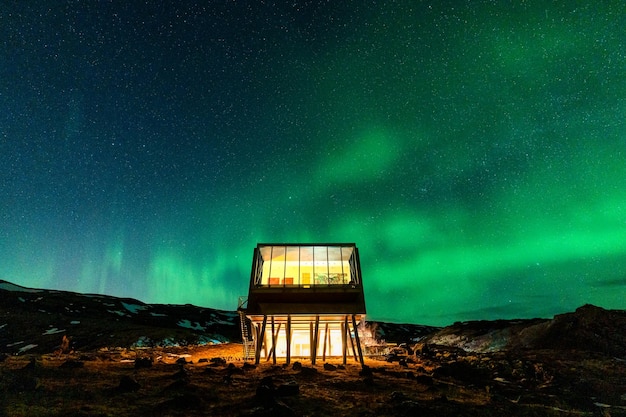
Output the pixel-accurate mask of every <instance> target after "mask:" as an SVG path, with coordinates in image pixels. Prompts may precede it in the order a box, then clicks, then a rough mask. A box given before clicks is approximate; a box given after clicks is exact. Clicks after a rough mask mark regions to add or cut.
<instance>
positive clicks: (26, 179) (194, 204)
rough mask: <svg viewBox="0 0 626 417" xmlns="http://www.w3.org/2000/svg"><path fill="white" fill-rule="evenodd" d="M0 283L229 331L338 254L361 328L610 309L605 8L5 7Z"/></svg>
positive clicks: (612, 96)
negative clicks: (260, 264) (282, 245)
mask: <svg viewBox="0 0 626 417" xmlns="http://www.w3.org/2000/svg"><path fill="white" fill-rule="evenodd" d="M5 3H8V4H4V5H3V6H2V8H1V9H0V39H1V41H0V164H1V165H0V166H1V167H2V170H1V171H0V279H5V280H8V281H11V282H14V283H16V284H19V285H24V286H31V287H44V288H53V289H61V290H70V291H79V292H92V293H106V294H109V295H115V296H121V297H133V298H137V299H140V300H142V301H144V302H150V303H175V304H184V303H191V304H196V305H199V306H206V307H213V308H220V309H227V310H233V309H235V308H236V303H237V296H239V295H245V294H246V293H247V286H248V281H249V277H250V267H251V261H252V253H253V249H254V247H255V246H256V244H257V243H258V242H265V243H269V242H294V243H296V242H303V243H306V242H355V243H356V244H357V246H358V247H359V251H360V257H361V264H362V270H363V282H364V287H365V292H366V302H367V308H368V318H370V319H373V320H387V321H395V322H412V323H419V324H430V325H445V324H450V323H452V322H454V321H458V320H473V319H495V318H516V317H538V316H540V317H549V316H552V315H554V314H558V313H561V312H565V311H571V310H573V309H575V308H577V307H579V306H580V305H582V304H585V303H591V304H595V305H598V306H602V307H605V308H617V309H623V308H626V303H625V302H624V300H625V294H626V125H625V124H624V121H625V120H626V32H625V31H624V27H625V24H626V9H624V4H623V2H621V1H608V2H591V1H585V2H545V1H520V2H508V1H502V2H499V1H449V2H439V1H410V0H407V1H388V2H379V1H371V0H365V1H361V0H359V1H356V0H354V1H351V0H349V1H337V2H334V1H330V2H322V1H320V2H298V1H295V2H290V3H282V2H245V1H241V2H239V1H232V2H231V1H228V2H227V1H220V2H200V1H194V2H169V1H167V2H152V1H150V2H143V1H141V2H140V1H119V2H118V1H91V2H82V1H59V2H53V3H54V4H55V5H54V6H52V5H51V4H52V3H50V2H49V1H24V2H22V1H10V2H5Z"/></svg>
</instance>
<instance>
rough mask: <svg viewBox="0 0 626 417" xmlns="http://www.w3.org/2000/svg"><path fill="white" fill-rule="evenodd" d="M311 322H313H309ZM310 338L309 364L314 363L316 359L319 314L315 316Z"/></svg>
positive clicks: (318, 337) (318, 338)
mask: <svg viewBox="0 0 626 417" xmlns="http://www.w3.org/2000/svg"><path fill="white" fill-rule="evenodd" d="M311 324H313V323H311ZM312 336H313V337H312V340H311V364H312V365H315V361H316V359H317V345H318V343H319V340H320V316H315V327H314V329H313V334H312Z"/></svg>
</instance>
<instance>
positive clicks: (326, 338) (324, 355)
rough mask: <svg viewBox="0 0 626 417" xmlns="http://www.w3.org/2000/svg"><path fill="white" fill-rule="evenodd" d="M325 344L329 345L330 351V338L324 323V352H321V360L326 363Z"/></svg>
mask: <svg viewBox="0 0 626 417" xmlns="http://www.w3.org/2000/svg"><path fill="white" fill-rule="evenodd" d="M327 340H328V342H327ZM326 343H328V344H329V346H328V350H329V351H330V337H329V336H328V323H326V327H325V328H324V350H323V352H322V360H323V361H324V362H326Z"/></svg>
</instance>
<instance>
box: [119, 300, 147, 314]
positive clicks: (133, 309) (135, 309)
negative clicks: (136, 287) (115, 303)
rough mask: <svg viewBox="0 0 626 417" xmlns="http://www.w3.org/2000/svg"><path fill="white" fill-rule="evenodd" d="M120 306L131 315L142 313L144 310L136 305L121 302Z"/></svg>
mask: <svg viewBox="0 0 626 417" xmlns="http://www.w3.org/2000/svg"><path fill="white" fill-rule="evenodd" d="M122 306H123V307H124V308H125V309H126V310H128V311H130V312H131V313H133V314H137V312H138V311H142V310H145V309H146V306H140V305H137V304H128V303H125V302H123V301H122Z"/></svg>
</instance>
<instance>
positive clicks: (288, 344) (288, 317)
mask: <svg viewBox="0 0 626 417" xmlns="http://www.w3.org/2000/svg"><path fill="white" fill-rule="evenodd" d="M285 339H287V358H286V361H285V363H286V364H287V365H289V362H291V316H290V315H289V314H288V315H287V327H286V328H285Z"/></svg>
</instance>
